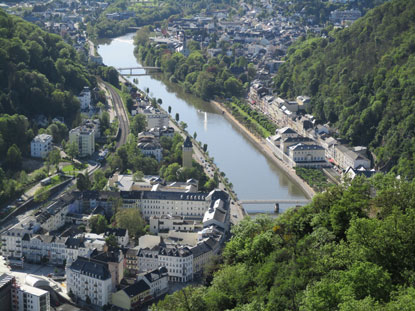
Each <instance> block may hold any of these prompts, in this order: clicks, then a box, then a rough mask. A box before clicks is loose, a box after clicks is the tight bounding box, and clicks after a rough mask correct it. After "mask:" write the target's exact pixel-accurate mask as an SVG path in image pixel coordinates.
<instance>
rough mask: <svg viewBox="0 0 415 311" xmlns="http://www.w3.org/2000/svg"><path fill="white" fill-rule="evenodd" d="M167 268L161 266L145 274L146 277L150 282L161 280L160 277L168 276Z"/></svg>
mask: <svg viewBox="0 0 415 311" xmlns="http://www.w3.org/2000/svg"><path fill="white" fill-rule="evenodd" d="M167 275H168V274H167V268H166V267H159V268H157V269H154V270H152V271H150V272H148V273H146V274H144V277H145V278H146V279H147V280H148V281H149V282H150V283H152V282H155V281H157V280H159V279H160V278H162V277H164V276H167Z"/></svg>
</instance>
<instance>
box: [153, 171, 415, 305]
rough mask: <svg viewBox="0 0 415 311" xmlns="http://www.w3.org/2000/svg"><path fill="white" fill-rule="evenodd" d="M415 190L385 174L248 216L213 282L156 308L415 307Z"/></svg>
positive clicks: (167, 300) (194, 288) (235, 236)
mask: <svg viewBox="0 0 415 311" xmlns="http://www.w3.org/2000/svg"><path fill="white" fill-rule="evenodd" d="M414 194H415V183H414V182H408V181H401V180H398V179H396V178H395V176H393V175H386V176H385V175H377V176H375V177H374V178H373V179H372V180H367V179H360V178H357V179H355V180H354V181H353V182H352V183H351V185H350V186H348V185H347V186H336V187H333V188H330V189H329V190H328V191H327V192H325V193H321V194H318V195H316V196H315V197H314V198H313V202H312V203H311V204H310V205H308V206H304V207H299V208H295V209H291V210H289V211H287V212H285V213H284V214H282V215H280V216H279V217H278V218H276V219H272V218H262V217H258V218H256V219H255V220H251V219H244V220H243V221H242V223H241V224H239V225H238V226H236V227H234V228H233V234H234V235H233V237H232V238H231V240H230V242H228V243H227V245H226V247H225V250H224V252H223V258H224V263H223V264H222V265H221V266H220V268H219V270H218V271H217V272H215V273H214V278H213V280H211V279H210V278H209V276H206V282H207V286H201V287H190V288H189V287H188V288H186V289H185V290H184V291H181V292H177V293H175V294H173V295H172V296H167V297H166V298H165V299H164V301H161V302H159V303H158V305H157V308H154V310H158V311H167V310H171V311H173V310H174V311H221V310H238V311H257V310H258V311H260V310H261V311H262V310H269V311H275V310H307V311H311V310H342V311H359V310H361V311H367V310H379V311H380V310H382V311H385V310H386V311H388V310H390V311H392V310H396V311H398V310H408V311H409V310H415V287H414V286H415V283H414V275H415V261H414V255H415V226H414V222H415V195H414ZM214 268H215V267H214V266H212V265H211V266H209V267H207V270H208V271H212V269H214Z"/></svg>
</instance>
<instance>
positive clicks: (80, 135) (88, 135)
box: [69, 127, 95, 157]
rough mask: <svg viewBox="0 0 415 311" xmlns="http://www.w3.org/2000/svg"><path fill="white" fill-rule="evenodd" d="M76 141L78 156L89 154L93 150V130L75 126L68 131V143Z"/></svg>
mask: <svg viewBox="0 0 415 311" xmlns="http://www.w3.org/2000/svg"><path fill="white" fill-rule="evenodd" d="M74 142H75V143H76V145H77V146H78V150H79V156H80V157H86V156H90V155H92V154H93V153H94V151H95V130H94V129H91V128H88V127H76V128H74V129H72V130H70V131H69V143H71V144H72V143H74Z"/></svg>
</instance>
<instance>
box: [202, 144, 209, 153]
mask: <svg viewBox="0 0 415 311" xmlns="http://www.w3.org/2000/svg"><path fill="white" fill-rule="evenodd" d="M207 148H208V145H207V144H203V151H204V152H206V151H207Z"/></svg>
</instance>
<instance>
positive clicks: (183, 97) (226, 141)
mask: <svg viewBox="0 0 415 311" xmlns="http://www.w3.org/2000/svg"><path fill="white" fill-rule="evenodd" d="M133 49H134V47H133V41H132V34H130V35H126V36H122V37H120V38H116V39H115V40H112V41H106V42H102V43H101V45H100V46H99V48H98V52H99V54H100V55H101V56H102V57H103V60H104V63H105V64H107V65H110V66H114V67H136V66H137V65H140V64H139V63H138V62H137V60H136V59H135V57H134V55H133ZM142 72H144V70H143V71H142ZM137 78H138V87H139V88H142V89H147V88H149V90H150V94H153V96H154V97H156V98H161V99H162V101H163V104H162V106H163V107H164V108H165V109H166V110H167V107H168V106H171V107H172V112H171V113H172V115H175V114H176V113H178V114H179V116H180V121H184V122H186V124H187V125H188V128H187V130H188V132H189V133H190V134H193V133H194V132H196V133H197V140H199V141H201V142H202V143H203V144H207V145H208V151H209V154H210V156H212V157H214V159H215V163H216V164H217V165H218V166H219V168H220V169H221V171H223V172H224V173H225V174H226V177H228V178H229V180H230V181H231V182H232V183H233V186H234V189H235V192H236V193H237V194H238V197H239V199H241V200H242V199H304V198H305V195H304V193H303V192H302V190H301V189H300V188H299V187H298V186H297V185H296V184H295V183H293V182H292V181H291V180H290V179H289V178H288V177H287V175H285V173H284V172H283V171H282V170H281V169H280V168H279V167H278V166H276V165H274V164H273V163H272V162H271V161H270V160H268V159H267V158H266V157H265V156H264V155H263V154H262V153H261V152H259V151H258V150H257V149H256V147H255V145H254V144H253V143H252V142H251V141H250V140H249V139H248V138H246V137H245V136H244V135H243V132H242V131H241V130H240V129H239V128H237V127H235V126H234V125H233V124H231V123H230V122H229V121H228V120H227V119H226V118H225V117H224V116H223V115H222V114H221V113H218V112H217V111H216V110H215V108H214V107H213V106H212V105H211V104H210V103H208V102H205V101H203V100H201V99H199V98H196V97H194V96H192V95H191V94H188V93H185V92H184V91H183V90H182V89H181V88H180V87H179V86H177V85H175V84H172V83H170V82H169V81H167V80H166V79H163V77H162V76H161V75H153V76H140V77H136V79H137ZM130 81H132V78H131V79H130ZM286 207H287V206H281V210H284V209H285V208H286ZM245 208H246V209H247V211H248V212H249V211H254V210H258V211H261V212H262V211H272V210H273V206H272V205H256V206H255V205H246V206H245Z"/></svg>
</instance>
